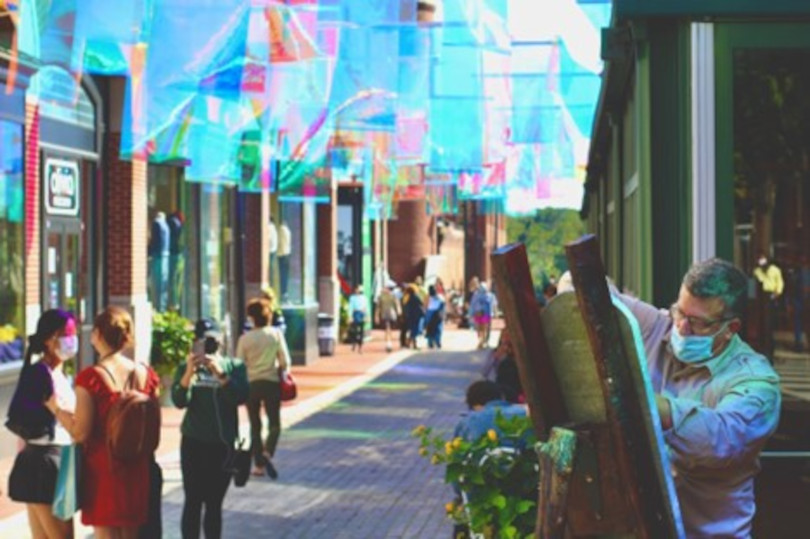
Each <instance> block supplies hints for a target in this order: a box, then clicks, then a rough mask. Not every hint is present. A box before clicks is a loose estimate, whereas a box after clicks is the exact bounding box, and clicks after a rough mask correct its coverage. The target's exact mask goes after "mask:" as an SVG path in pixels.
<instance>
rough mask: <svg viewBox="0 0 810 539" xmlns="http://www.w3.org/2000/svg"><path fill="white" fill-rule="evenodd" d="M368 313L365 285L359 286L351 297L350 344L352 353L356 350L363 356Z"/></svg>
mask: <svg viewBox="0 0 810 539" xmlns="http://www.w3.org/2000/svg"><path fill="white" fill-rule="evenodd" d="M368 311H369V308H368V299H367V298H366V295H365V294H364V293H363V285H360V284H359V285H357V286H356V287H355V289H354V294H352V295H351V296H350V297H349V316H351V326H350V327H349V342H351V344H352V352H354V350H355V349H356V350H357V351H359V352H360V353H361V354H362V353H363V340H364V337H365V332H366V319H367V318H368V314H369V313H368Z"/></svg>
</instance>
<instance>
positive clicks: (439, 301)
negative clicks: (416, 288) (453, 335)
mask: <svg viewBox="0 0 810 539" xmlns="http://www.w3.org/2000/svg"><path fill="white" fill-rule="evenodd" d="M444 305H445V302H444V297H443V296H440V295H439V293H438V291H437V290H436V287H435V286H434V285H430V286H429V287H428V302H427V310H426V311H425V336H426V337H427V341H428V347H429V348H431V349H432V348H434V347H436V348H439V349H441V347H442V330H443V329H444V311H445V308H444Z"/></svg>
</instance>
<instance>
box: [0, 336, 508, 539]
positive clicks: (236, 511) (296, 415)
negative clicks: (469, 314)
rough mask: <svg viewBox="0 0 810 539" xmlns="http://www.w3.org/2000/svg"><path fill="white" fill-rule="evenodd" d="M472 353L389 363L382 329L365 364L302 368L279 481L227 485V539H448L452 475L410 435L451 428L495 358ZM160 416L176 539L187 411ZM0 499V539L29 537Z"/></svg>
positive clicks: (337, 359)
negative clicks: (487, 360) (446, 478)
mask: <svg viewBox="0 0 810 539" xmlns="http://www.w3.org/2000/svg"><path fill="white" fill-rule="evenodd" d="M496 341H497V334H494V335H493V338H492V342H493V343H494V342H496ZM474 347H475V336H474V335H473V334H472V333H471V332H470V331H459V330H450V331H448V332H447V333H446V334H445V351H442V352H429V351H425V350H422V351H419V352H416V353H413V355H411V356H410V357H408V355H409V354H411V352H409V351H399V352H395V353H394V354H391V355H387V354H386V352H385V351H384V344H383V342H382V339H381V335H379V334H376V332H375V335H374V337H373V338H372V340H371V341H370V342H369V343H367V345H366V346H365V347H364V354H363V355H356V354H353V353H351V352H350V351H349V348H348V346H346V345H342V344H341V345H339V346H338V350H337V353H336V354H335V356H333V357H330V358H322V359H321V360H320V361H318V362H316V363H315V364H314V365H313V366H311V367H310V366H307V367H297V368H295V369H294V372H296V373H297V374H296V376H297V378H298V384H299V398H298V399H297V400H296V401H294V402H293V403H292V406H285V408H284V409H283V410H282V423H283V424H285V425H288V424H289V425H292V426H291V427H290V428H288V429H286V430H284V431H283V432H282V437H281V442H280V444H279V449H278V453H277V455H276V459H275V463H276V466H277V467H278V469H279V474H280V478H279V480H278V481H275V482H272V481H270V480H269V479H266V478H251V480H250V481H249V483H248V485H247V486H246V487H244V488H241V489H237V488H234V487H231V488H230V490H229V491H228V495H227V496H226V498H225V513H224V537H226V538H242V537H255V538H259V537H272V538H279V539H283V538H295V539H299V538H302V539H306V538H319V539H320V538H330V539H331V538H352V539H354V538H365V537H368V538H375V539H376V538H385V537H401V538H429V539H433V538H442V537H449V536H450V533H451V529H452V528H451V524H450V521H449V520H447V518H446V517H445V515H444V504H445V502H447V501H449V500H450V497H451V494H450V489H449V487H448V486H447V485H445V484H444V483H443V481H442V476H443V469H442V468H440V467H434V466H431V465H430V464H429V463H428V462H427V460H426V459H424V458H421V457H419V456H418V454H417V450H418V442H417V440H416V439H415V438H412V437H411V436H410V433H411V431H412V430H413V428H414V427H416V426H417V425H419V424H426V425H429V426H433V427H435V428H436V429H438V430H441V429H445V430H447V431H450V430H452V428H453V426H454V425H455V423H456V421H457V420H458V417H459V414H460V413H461V412H462V411H463V409H464V391H465V389H466V387H467V385H468V384H469V383H470V382H471V381H472V380H474V379H475V378H476V377H477V376H478V372H479V369H480V366H481V364H482V362H483V360H484V356H485V354H486V352H476V351H465V350H472V349H473V348H474ZM375 376H376V377H375ZM242 412H244V410H242ZM241 415H242V421H243V422H244V423H243V425H242V427H241V432H242V433H243V434H247V431H248V429H247V424H246V420H247V418H246V417H245V414H244V413H242V414H241ZM163 419H164V430H163V436H162V441H161V446H160V451H159V452H158V453H159V461H160V463H161V466H162V467H163V473H164V478H165V484H164V489H163V492H164V496H163V526H164V537H167V538H176V537H180V513H181V511H182V503H183V490H182V484H181V479H180V469H179V468H180V466H179V461H178V458H179V455H178V452H177V447H178V445H179V435H178V434H179V424H180V421H181V419H182V411H181V410H177V409H174V408H165V409H164V418H163ZM7 460H9V462H5V463H3V464H4V465H5V467H6V468H8V467H9V466H10V459H7ZM0 468H2V466H0ZM6 473H7V472H6ZM0 502H2V503H0V508H2V510H3V512H4V513H5V515H8V516H5V518H3V519H2V520H0V537H3V538H4V539H28V538H30V532H29V531H28V525H27V519H26V516H25V511H24V510H23V508H22V506H21V505H20V504H14V503H13V502H10V501H9V500H8V499H7V498H2V499H0ZM75 524H76V534H75V536H76V537H78V538H84V537H91V536H92V529H89V528H86V527H84V526H82V525H81V524H80V523H79V518H78V517H77V518H76V519H75Z"/></svg>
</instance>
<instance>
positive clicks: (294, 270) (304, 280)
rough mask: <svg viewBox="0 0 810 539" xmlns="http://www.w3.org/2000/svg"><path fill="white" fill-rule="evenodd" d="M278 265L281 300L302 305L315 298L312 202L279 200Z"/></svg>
mask: <svg viewBox="0 0 810 539" xmlns="http://www.w3.org/2000/svg"><path fill="white" fill-rule="evenodd" d="M279 213H280V225H279V227H278V240H279V241H278V251H277V260H278V269H279V290H280V292H281V294H280V295H281V303H282V304H288V305H289V304H292V305H303V304H306V303H311V302H313V301H315V296H316V282H315V264H316V257H315V256H314V255H312V254H310V255H309V256H307V253H314V252H315V250H316V231H315V204H314V203H312V202H304V203H302V202H283V203H280V204H279Z"/></svg>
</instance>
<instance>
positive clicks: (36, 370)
mask: <svg viewBox="0 0 810 539" xmlns="http://www.w3.org/2000/svg"><path fill="white" fill-rule="evenodd" d="M78 349H79V341H78V337H77V335H76V322H75V320H74V318H73V315H71V314H70V313H68V312H65V311H63V310H61V309H51V310H49V311H45V312H44V313H42V316H41V317H40V318H39V322H38V323H37V331H36V333H34V334H33V335H31V336H30V337H29V338H28V350H27V351H26V354H25V361H24V362H23V368H22V372H21V374H20V378H19V381H18V382H17V389H16V390H15V392H14V397H13V398H12V401H11V405H10V406H9V414H8V422H7V423H6V425H7V426H8V427H9V428H10V429H11V430H13V431H15V432H16V433H17V434H18V435H19V436H21V437H23V438H24V439H25V447H24V448H23V450H22V451H21V452H20V453H19V454H18V455H17V458H16V459H15V460H14V467H13V468H12V470H11V474H10V475H9V478H8V493H9V497H10V498H11V499H12V500H14V501H17V502H23V503H25V504H26V508H27V510H28V524H29V526H30V527H31V535H32V536H33V537H36V538H40V537H46V538H48V539H52V538H59V537H72V536H73V520H72V519H71V520H68V521H62V520H59V519H57V518H56V517H55V516H54V515H53V513H52V512H51V504H52V503H53V494H54V489H55V487H56V478H57V475H58V472H59V464H60V462H59V461H60V455H61V448H62V446H64V445H69V444H70V443H71V440H70V436H69V435H68V433H67V431H65V429H64V428H62V427H61V425H59V424H58V423H57V422H56V418H55V417H54V415H53V414H52V413H51V412H50V411H49V410H48V408H47V407H46V406H45V401H46V400H48V399H50V398H51V397H52V396H53V397H55V399H56V400H57V401H58V402H59V403H60V407H62V408H64V409H67V410H71V411H72V410H73V409H74V408H75V406H76V397H75V395H74V393H73V389H72V388H71V386H70V382H69V381H68V379H67V377H66V376H65V374H64V371H63V369H62V367H63V364H64V362H65V361H67V360H69V359H71V358H72V357H73V356H75V355H76V352H77V351H78ZM35 355H36V356H38V360H37V361H36V362H34V361H33V357H34V356H35Z"/></svg>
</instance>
